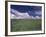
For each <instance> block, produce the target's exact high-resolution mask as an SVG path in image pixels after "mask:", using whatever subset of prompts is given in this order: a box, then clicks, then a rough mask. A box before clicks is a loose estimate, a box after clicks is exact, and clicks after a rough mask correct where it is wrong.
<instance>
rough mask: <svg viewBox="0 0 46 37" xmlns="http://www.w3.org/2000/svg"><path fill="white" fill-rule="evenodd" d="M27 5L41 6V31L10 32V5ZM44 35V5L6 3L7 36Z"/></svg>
mask: <svg viewBox="0 0 46 37" xmlns="http://www.w3.org/2000/svg"><path fill="white" fill-rule="evenodd" d="M11 4H12V5H28V6H42V30H41V31H24V32H11V31H10V30H11V24H10V5H11ZM35 33H44V4H34V3H21V2H8V35H19V34H35Z"/></svg>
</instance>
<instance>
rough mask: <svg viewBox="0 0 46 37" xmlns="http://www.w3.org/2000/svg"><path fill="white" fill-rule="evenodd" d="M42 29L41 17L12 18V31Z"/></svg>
mask: <svg viewBox="0 0 46 37" xmlns="http://www.w3.org/2000/svg"><path fill="white" fill-rule="evenodd" d="M34 30H41V19H36V20H33V19H11V31H12V32H17V31H34Z"/></svg>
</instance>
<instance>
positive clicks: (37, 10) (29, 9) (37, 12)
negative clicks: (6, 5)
mask: <svg viewBox="0 0 46 37" xmlns="http://www.w3.org/2000/svg"><path fill="white" fill-rule="evenodd" d="M11 9H14V10H17V11H19V12H20V13H28V14H29V15H30V16H41V14H42V7H41V6H26V5H11Z"/></svg>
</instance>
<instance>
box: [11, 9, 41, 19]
mask: <svg viewBox="0 0 46 37" xmlns="http://www.w3.org/2000/svg"><path fill="white" fill-rule="evenodd" d="M11 12H12V13H14V14H12V13H11V19H40V17H39V16H36V17H33V16H29V14H28V12H26V13H20V12H19V11H17V10H14V9H11ZM36 14H38V12H36ZM39 14H41V13H39Z"/></svg>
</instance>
